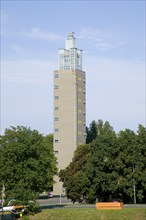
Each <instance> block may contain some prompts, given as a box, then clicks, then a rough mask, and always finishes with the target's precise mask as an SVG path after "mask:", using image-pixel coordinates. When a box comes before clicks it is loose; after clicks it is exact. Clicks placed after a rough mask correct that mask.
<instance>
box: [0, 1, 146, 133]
mask: <svg viewBox="0 0 146 220" xmlns="http://www.w3.org/2000/svg"><path fill="white" fill-rule="evenodd" d="M70 31H73V32H75V37H76V46H77V48H79V49H82V50H83V70H84V71H85V72H86V84H87V85H86V102H87V112H86V113H87V116H86V119H87V125H89V123H91V121H92V120H96V121H97V120H98V119H102V120H103V121H109V122H110V124H111V125H112V126H113V128H114V130H115V131H116V132H118V131H120V130H124V129H125V128H129V129H131V130H134V131H136V130H137V128H138V124H142V125H144V126H145V121H146V120H145V111H146V109H145V103H146V100H145V86H146V85H145V1H142V0H141V1H132V0H131V1H130V0H129V1H128V0H127V1H126V0H125V1H35V0H33V1H24V0H23V1H13V0H11V1H6V0H5V1H4V0H3V1H1V133H3V132H4V130H5V129H6V128H8V127H10V126H17V125H23V126H28V127H31V128H32V129H37V130H38V131H39V132H40V133H43V134H49V133H52V132H53V71H54V70H56V69H58V49H59V48H62V47H64V42H65V37H66V33H67V32H70Z"/></svg>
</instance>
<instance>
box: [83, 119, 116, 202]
mask: <svg viewBox="0 0 146 220" xmlns="http://www.w3.org/2000/svg"><path fill="white" fill-rule="evenodd" d="M117 154H118V152H117V137H116V134H115V132H114V130H113V128H112V127H111V126H110V124H109V122H105V123H103V122H102V121H101V120H99V121H98V122H97V136H96V139H95V140H94V141H93V142H92V143H91V157H90V160H89V164H88V170H87V176H88V178H89V179H90V180H91V185H90V187H89V195H88V201H89V202H91V203H93V202H95V200H96V198H97V197H98V199H99V201H109V200H111V198H112V196H114V195H115V192H116V189H117V181H116V179H117V175H118V174H117V173H116V172H115V171H114V159H115V158H116V155H117Z"/></svg>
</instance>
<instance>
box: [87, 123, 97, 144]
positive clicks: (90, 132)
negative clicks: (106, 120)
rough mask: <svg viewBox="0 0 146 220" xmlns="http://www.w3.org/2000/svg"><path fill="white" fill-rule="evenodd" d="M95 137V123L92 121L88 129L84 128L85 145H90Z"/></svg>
mask: <svg viewBox="0 0 146 220" xmlns="http://www.w3.org/2000/svg"><path fill="white" fill-rule="evenodd" d="M96 136H97V123H96V121H92V122H91V124H90V125H89V128H88V127H86V144H89V143H91V142H92V141H93V140H95V138H96Z"/></svg>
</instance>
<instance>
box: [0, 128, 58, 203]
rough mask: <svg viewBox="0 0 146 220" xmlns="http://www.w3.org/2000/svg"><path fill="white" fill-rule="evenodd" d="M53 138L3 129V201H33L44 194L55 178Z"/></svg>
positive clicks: (0, 155) (25, 130)
mask: <svg viewBox="0 0 146 220" xmlns="http://www.w3.org/2000/svg"><path fill="white" fill-rule="evenodd" d="M56 171H57V170H56V160H55V157H54V152H53V135H48V136H46V137H44V136H43V135H42V134H39V132H38V131H37V130H31V129H30V128H27V127H23V126H17V127H11V128H10V129H6V130H5V133H4V135H2V136H1V139H0V174H1V175H0V187H2V184H4V186H5V194H6V199H7V200H9V199H12V198H15V199H18V200H21V201H28V200H33V199H35V198H36V197H37V195H38V194H39V193H42V192H43V191H45V190H46V191H48V190H49V189H51V187H52V185H53V176H54V174H56Z"/></svg>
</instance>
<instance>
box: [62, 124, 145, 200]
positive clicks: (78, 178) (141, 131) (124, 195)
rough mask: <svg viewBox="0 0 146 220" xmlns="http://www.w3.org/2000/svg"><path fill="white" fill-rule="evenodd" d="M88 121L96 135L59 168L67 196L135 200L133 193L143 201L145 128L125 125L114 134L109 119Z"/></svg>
mask: <svg viewBox="0 0 146 220" xmlns="http://www.w3.org/2000/svg"><path fill="white" fill-rule="evenodd" d="M91 125H94V134H95V133H96V137H95V136H94V138H91V139H90V140H91V142H90V143H89V144H88V145H84V146H79V147H78V148H77V150H76V152H75V154H74V158H73V160H72V163H70V165H69V166H68V167H67V168H66V169H65V170H62V171H61V172H60V178H61V180H62V181H63V186H64V188H65V190H66V195H67V196H68V198H70V199H71V200H72V201H73V202H76V201H78V202H83V201H85V202H90V203H94V202H95V201H96V199H97V198H98V200H99V201H112V200H113V199H114V198H116V199H117V198H118V199H119V200H122V201H123V202H134V196H135V197H136V202H138V203H144V202H146V128H144V127H143V126H142V125H139V128H138V131H137V133H135V132H133V131H131V130H130V129H126V130H125V131H120V132H119V133H118V134H116V133H115V131H114V130H113V128H112V127H111V125H110V124H109V122H105V123H103V121H102V120H99V121H98V122H95V121H94V122H93V123H91ZM95 125H96V129H95ZM90 127H92V126H90ZM89 130H90V131H91V128H90V129H89ZM95 130H96V131H95ZM83 158H84V159H83ZM134 189H135V195H134Z"/></svg>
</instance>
